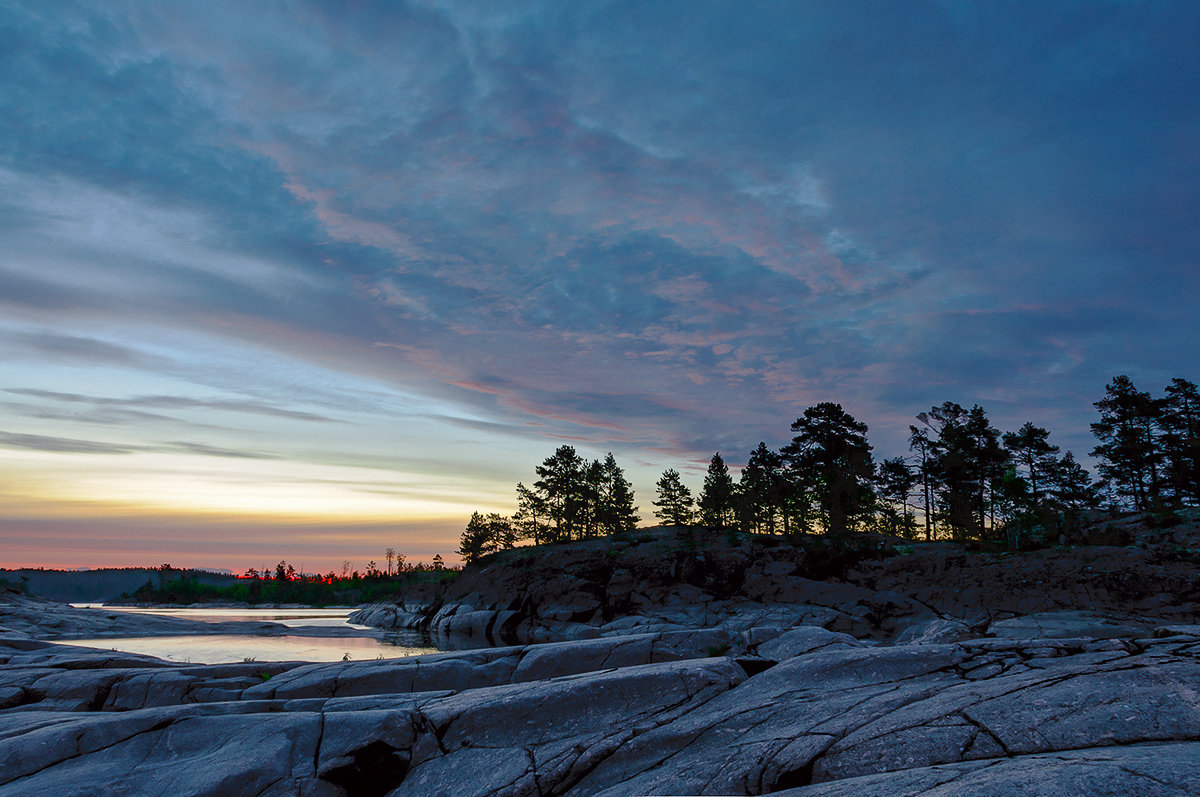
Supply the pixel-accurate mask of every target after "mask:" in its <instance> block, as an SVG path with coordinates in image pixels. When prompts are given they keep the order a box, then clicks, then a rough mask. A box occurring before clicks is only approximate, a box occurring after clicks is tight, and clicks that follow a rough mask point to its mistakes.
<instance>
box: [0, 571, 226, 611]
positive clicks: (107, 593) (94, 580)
mask: <svg viewBox="0 0 1200 797" xmlns="http://www.w3.org/2000/svg"><path fill="white" fill-rule="evenodd" d="M162 575H164V574H163V573H161V572H160V571H159V570H158V569H156V568H149V567H121V568H115V567H114V568H101V569H97V570H40V569H21V570H6V569H3V568H0V586H5V585H6V584H7V586H11V587H18V588H20V587H21V586H22V584H23V585H24V589H25V590H27V591H28V592H29V594H30V595H37V596H39V597H42V598H50V599H52V600H59V601H65V602H67V603H98V602H101V601H107V600H113V599H115V598H118V597H120V596H121V594H122V593H129V594H132V593H133V591H134V590H135V589H137V588H138V587H140V586H142V585H143V584H145V583H146V582H147V581H150V582H152V583H155V584H157V583H158V581H159V578H160V576H162ZM175 578H194V579H196V580H197V581H200V582H202V583H204V584H214V585H217V586H227V585H229V584H232V583H233V582H235V581H236V580H237V579H236V577H235V576H232V575H230V574H228V573H213V572H210V571H208V570H183V569H181V570H171V571H169V575H168V576H167V579H168V580H169V579H175Z"/></svg>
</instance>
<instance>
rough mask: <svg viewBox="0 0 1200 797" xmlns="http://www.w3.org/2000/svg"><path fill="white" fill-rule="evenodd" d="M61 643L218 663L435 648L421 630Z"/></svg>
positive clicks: (389, 655)
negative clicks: (387, 635)
mask: <svg viewBox="0 0 1200 797" xmlns="http://www.w3.org/2000/svg"><path fill="white" fill-rule="evenodd" d="M58 641H59V642H60V644H65V645H82V646H84V647H89V648H100V649H101V650H119V651H122V652H125V653H141V654H144V655H147V656H157V657H158V658H160V659H166V660H167V661H175V662H180V663H184V664H186V663H191V664H223V663H227V662H239V661H246V660H253V661H362V660H364V659H398V658H403V657H404V656H419V655H421V654H423V653H435V652H436V648H432V647H429V646H428V645H426V644H422V640H421V638H420V634H414V635H413V636H412V637H411V638H409V639H405V638H403V637H401V636H397V637H396V638H394V639H372V638H371V637H354V636H351V637H303V636H255V635H250V634H205V635H200V636H160V637H101V638H96V639H69V640H68V639H63V640H58Z"/></svg>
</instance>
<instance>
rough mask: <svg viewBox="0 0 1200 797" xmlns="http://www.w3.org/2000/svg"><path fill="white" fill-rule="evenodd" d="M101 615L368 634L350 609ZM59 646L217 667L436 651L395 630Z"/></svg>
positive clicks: (83, 642) (107, 640) (191, 637)
mask: <svg viewBox="0 0 1200 797" xmlns="http://www.w3.org/2000/svg"><path fill="white" fill-rule="evenodd" d="M72 605H74V606H77V607H80V608H100V604H96V603H76V604H72ZM103 608H104V609H105V611H121V612H131V613H135V614H157V615H163V616H166V617H183V618H186V619H188V620H199V621H201V622H208V623H218V622H227V621H231V620H250V621H257V622H273V623H280V624H282V625H286V626H289V627H291V628H297V629H302V628H305V627H313V626H317V627H326V628H328V627H330V626H337V627H343V628H347V627H348V628H351V629H359V630H366V629H367V627H366V626H362V625H353V624H349V623H347V622H346V617H348V616H349V614H350V613H351V612H352V611H354V610H353V609H221V608H214V609H165V608H164V609H160V608H142V607H136V608H134V607H125V606H104V607H103ZM56 641H57V642H60V643H62V644H68V645H83V646H85V647H90V648H100V649H102V650H119V651H124V652H127V653H142V654H146V655H149V656H157V657H158V658H160V659H166V660H167V661H177V662H182V663H192V664H220V663H225V662H241V661H246V660H248V659H249V660H254V661H343V660H349V661H362V660H364V659H395V658H401V657H403V656H417V655H420V654H422V653H435V652H437V649H436V648H434V647H432V646H431V645H430V643H429V640H428V639H427V638H424V637H423V636H422V634H421V633H420V632H418V631H398V632H396V633H394V634H389V635H388V636H387V637H385V638H383V639H376V638H374V637H371V636H338V637H306V636H291V635H287V636H258V635H254V634H202V635H186V636H149V637H147V636H142V637H135V636H130V637H98V638H93V639H60V640H56Z"/></svg>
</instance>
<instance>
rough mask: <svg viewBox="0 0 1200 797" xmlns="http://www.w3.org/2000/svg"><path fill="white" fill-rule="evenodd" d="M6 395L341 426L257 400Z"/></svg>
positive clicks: (33, 391)
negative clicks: (271, 417)
mask: <svg viewBox="0 0 1200 797" xmlns="http://www.w3.org/2000/svg"><path fill="white" fill-rule="evenodd" d="M4 392H6V393H12V394H15V395H18V396H30V397H33V398H40V399H50V400H53V401H60V402H67V403H72V404H94V405H98V406H108V407H150V408H154V409H175V410H185V409H186V410H192V409H203V410H218V411H222V412H240V413H248V414H252V415H267V416H273V417H277V418H288V419H290V420H296V421H310V422H316V423H340V421H337V420H336V419H334V418H330V417H327V416H325V415H318V414H316V413H311V412H302V411H299V410H290V409H287V408H285V407H278V406H272V405H270V404H265V403H262V402H257V401H238V400H229V399H197V398H190V397H187V396H131V397H129V398H111V397H106V396H88V395H84V394H81V393H62V392H58V391H54V390H39V389H37V388H5V389H4Z"/></svg>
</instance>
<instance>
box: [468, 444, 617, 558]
mask: <svg viewBox="0 0 1200 797" xmlns="http://www.w3.org/2000/svg"><path fill="white" fill-rule="evenodd" d="M534 472H535V473H536V475H537V479H536V480H535V481H534V482H533V483H532V484H531V485H530V486H529V487H526V486H525V485H524V484H523V483H518V484H517V511H516V512H515V513H514V514H513V515H511V516H508V515H501V514H497V513H491V514H488V515H483V514H480V513H479V512H475V513H474V514H472V515H471V519H470V521H468V522H467V528H466V530H464V531H463V533H462V537H461V538H460V541H459V548H458V555H459V556H461V557H462V558H463V561H464V562H467V563H470V562H473V561H475V560H476V559H478V558H479V557H481V556H485V555H487V554H489V553H494V552H496V551H499V550H502V549H504V548H511V547H513V546H514V545H515V544H516V543H517V542H518V541H522V540H528V541H529V542H532V543H533V544H534V545H539V544H542V543H548V542H563V541H567V540H582V539H587V538H589V537H600V536H605V535H610V534H618V533H620V532H623V531H632V530H633V529H634V528H635V527H636V526H637V521H638V508H637V507H636V506H634V503H633V487H632V486H631V485H630V483H629V481H628V479H626V478H625V471H624V470H622V469H621V467H620V466H619V465H617V460H616V459H615V458H614V457H613V455H612V452H609V454H608V456H606V457H605V458H604V460H603V461H601V460H592V461H591V462H588V461H587V460H585V459H584V458H583V457H581V456H579V454H578V453H577V452H576V451H575V449H574V448H573V447H572V446H568V445H564V446H559V448H558V450H557V451H555V452H554V453H553V454H551V455H550V456H549V457H547V458H546V459H545V461H544V462H542V464H541V465H538V466H537V467H536V468H534Z"/></svg>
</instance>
